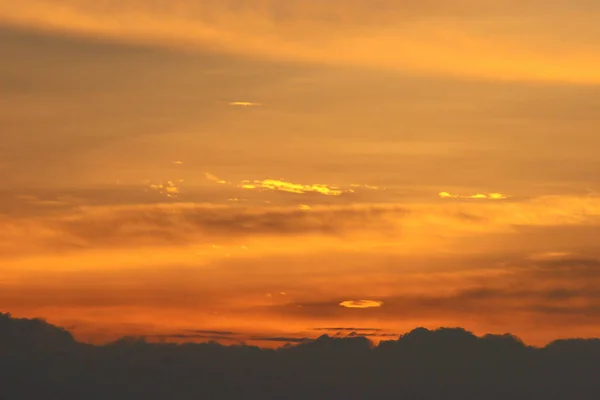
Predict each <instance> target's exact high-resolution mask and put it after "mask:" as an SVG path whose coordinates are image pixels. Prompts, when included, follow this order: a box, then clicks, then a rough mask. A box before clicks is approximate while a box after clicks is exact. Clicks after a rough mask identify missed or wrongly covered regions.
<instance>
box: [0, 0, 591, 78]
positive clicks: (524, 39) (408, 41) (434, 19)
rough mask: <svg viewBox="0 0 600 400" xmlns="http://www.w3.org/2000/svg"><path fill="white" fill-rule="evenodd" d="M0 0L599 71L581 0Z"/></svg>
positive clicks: (329, 59) (62, 16)
mask: <svg viewBox="0 0 600 400" xmlns="http://www.w3.org/2000/svg"><path fill="white" fill-rule="evenodd" d="M1 4H2V6H3V7H2V13H1V14H0V20H1V21H4V23H6V24H15V25H20V26H26V27H29V28H32V29H47V30H53V31H62V32H69V33H75V34H81V35H90V36H91V35H94V36H100V37H105V38H110V39H117V40H122V41H126V42H131V41H133V42H142V43H151V44H159V45H166V46H175V47H187V48H190V47H192V48H194V47H196V48H198V47H200V48H212V49H224V50H225V51H230V52H236V53H243V54H246V55H259V56H263V57H267V58H273V59H287V60H297V61H311V62H319V63H330V64H350V65H362V66H369V67H376V68H388V69H393V70H409V71H412V72H419V73H423V72H425V73H441V74H451V75H462V76H475V77H484V78H500V79H504V78H508V79H526V80H555V81H567V82H592V83H598V81H599V79H600V76H599V75H598V73H597V70H598V62H599V60H598V57H596V55H595V54H597V50H598V49H597V45H596V43H597V39H598V35H599V34H600V32H598V30H597V29H596V28H595V23H594V21H595V19H596V18H597V16H598V13H599V12H600V10H598V8H597V7H590V3H589V2H584V1H583V0H580V1H575V2H565V1H553V2H550V3H549V2H539V1H535V2H528V3H527V5H524V4H523V3H522V2H516V1H509V2H502V5H496V4H492V3H491V2H474V1H461V2H453V3H452V6H449V5H448V4H447V2H442V1H433V2H427V3H424V4H421V3H418V2H398V1H394V0H386V1H383V2H379V3H378V4H377V6H374V5H373V3H372V2H369V1H363V0H360V1H352V2H350V3H348V2H338V1H330V2H327V3H324V2H317V1H310V2H306V1H298V0H295V1H288V0H286V1H274V2H266V3H265V2H262V1H258V0H253V1H244V2H237V1H193V0H186V1H182V2H177V4H175V3H172V2H169V1H166V0H161V1H157V2H153V3H152V4H149V3H147V2H144V1H133V0H129V1H127V2H125V3H120V4H119V5H118V6H117V5H116V4H112V3H101V4H98V3H96V2H91V1H89V0H69V1H63V2H61V4H60V5H57V4H55V3H54V2H51V1H47V0H46V1H43V0H27V1H21V2H19V3H14V2H9V1H8V0H4V1H3V2H2V3H1ZM582 27H586V28H587V29H582ZM332 28H333V29H332ZM549 32H554V33H555V34H554V35H549ZM554 36H556V37H561V38H562V40H560V41H557V40H554ZM574 44H576V45H575V46H574ZM390 49H394V51H390ZM457 49H460V54H461V57H457V56H456V50H457ZM548 65H552V68H549V67H548Z"/></svg>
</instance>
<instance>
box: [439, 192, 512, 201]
mask: <svg viewBox="0 0 600 400" xmlns="http://www.w3.org/2000/svg"><path fill="white" fill-rule="evenodd" d="M439 196H440V197H441V198H442V199H474V200H504V199H508V198H509V197H510V196H507V195H504V194H502V193H489V194H482V193H477V194H473V195H470V196H461V195H459V194H452V193H448V192H440V193H439Z"/></svg>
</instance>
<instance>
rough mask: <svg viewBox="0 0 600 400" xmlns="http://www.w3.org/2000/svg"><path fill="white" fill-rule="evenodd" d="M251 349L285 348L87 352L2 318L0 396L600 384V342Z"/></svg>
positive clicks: (479, 394) (353, 340)
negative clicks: (599, 379)
mask: <svg viewBox="0 0 600 400" xmlns="http://www.w3.org/2000/svg"><path fill="white" fill-rule="evenodd" d="M256 340H267V341H276V342H277V341H281V342H286V344H287V345H286V346H283V347H281V348H279V349H277V350H272V349H261V348H259V347H254V346H247V345H244V344H237V345H233V346H224V345H220V344H218V343H214V342H211V343H202V344H192V343H186V344H183V345H179V344H173V343H149V342H146V341H145V340H144V339H143V338H133V337H130V338H123V339H120V340H117V341H115V342H112V343H109V344H107V345H103V346H91V345H86V344H83V343H79V342H77V341H75V340H74V339H73V337H72V336H71V335H70V334H69V332H68V331H66V330H64V329H61V328H58V327H55V326H53V325H50V324H47V323H45V322H43V321H41V320H26V319H16V318H11V317H10V315H7V314H0V352H2V357H1V358H0V396H1V397H2V398H10V399H13V398H27V399H30V398H31V399H34V398H45V397H48V395H49V394H51V395H52V397H53V398H60V399H64V400H71V399H73V400H75V399H81V398H109V397H110V398H113V399H128V400H137V399H163V398H173V397H175V398H196V397H198V395H199V393H200V394H201V395H202V396H204V395H205V396H207V397H210V398H211V399H217V400H221V399H222V400H226V399H227V400H228V399H239V398H266V399H272V398H273V399H274V398H286V399H291V400H300V399H307V398H317V397H318V398H347V399H381V400H387V399H397V398H416V397H418V398H420V399H424V400H437V399H441V398H444V399H449V400H454V399H457V400H458V399H476V398H484V399H487V400H502V399H506V398H507V397H510V398H512V399H515V400H538V399H540V400H541V399H548V398H557V399H565V398H577V399H580V400H595V399H596V398H597V393H598V387H599V386H598V374H599V373H600V368H599V367H598V366H599V365H600V340H598V339H591V340H584V339H568V340H565V339H563V340H557V341H555V342H552V343H550V344H549V345H547V346H545V347H543V348H535V347H530V346H527V345H526V344H525V343H523V341H521V340H520V339H519V338H518V337H516V336H514V335H511V334H503V335H493V334H486V335H484V336H480V337H478V336H476V335H474V334H473V333H471V332H469V331H466V330H464V329H461V328H440V329H437V330H428V329H425V328H417V329H415V330H413V331H410V332H408V333H406V334H403V335H401V336H400V337H399V338H398V339H397V340H388V341H383V342H381V343H380V344H379V345H377V346H375V345H373V344H372V343H371V342H370V341H369V340H367V339H365V338H364V337H360V336H355V337H346V338H332V337H329V336H327V335H323V336H321V337H319V338H317V339H315V340H305V339H302V338H287V337H264V338H257V339H256ZM292 342H294V343H296V345H295V346H293V345H290V343H292ZM82 360H85V362H82Z"/></svg>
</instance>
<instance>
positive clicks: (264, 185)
mask: <svg viewBox="0 0 600 400" xmlns="http://www.w3.org/2000/svg"><path fill="white" fill-rule="evenodd" d="M205 176H206V179H208V180H209V181H211V182H216V183H220V184H228V185H231V183H229V182H227V181H225V180H222V179H219V178H217V177H216V176H215V175H213V174H211V173H208V172H207V173H205ZM235 186H236V187H238V188H241V189H245V190H259V191H274V192H285V193H294V194H307V193H316V194H321V195H324V196H341V195H343V194H349V193H356V190H357V188H366V189H369V190H379V188H378V187H376V186H370V185H358V184H352V185H350V187H349V188H348V189H344V188H342V187H339V186H335V185H328V184H324V183H316V184H315V183H313V184H304V183H293V182H288V181H285V180H283V179H263V180H257V179H255V180H243V181H241V182H239V183H237V184H235ZM302 206H303V205H302Z"/></svg>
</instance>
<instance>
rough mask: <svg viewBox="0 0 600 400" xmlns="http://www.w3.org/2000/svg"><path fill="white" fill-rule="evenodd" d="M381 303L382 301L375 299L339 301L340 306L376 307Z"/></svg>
mask: <svg viewBox="0 0 600 400" xmlns="http://www.w3.org/2000/svg"><path fill="white" fill-rule="evenodd" d="M382 305H383V302H382V301H375V300H345V301H342V302H341V303H340V306H342V307H345V308H377V307H381V306H382Z"/></svg>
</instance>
